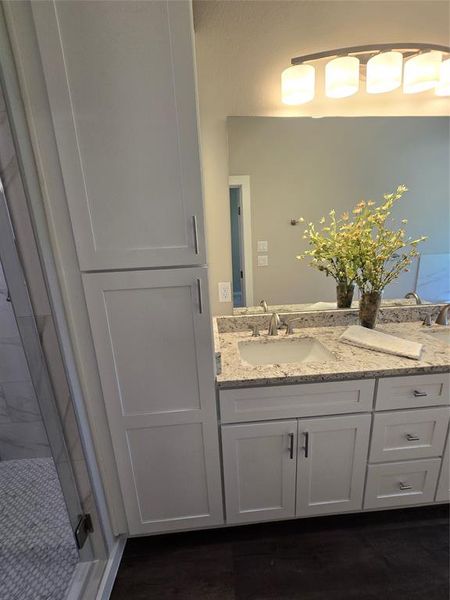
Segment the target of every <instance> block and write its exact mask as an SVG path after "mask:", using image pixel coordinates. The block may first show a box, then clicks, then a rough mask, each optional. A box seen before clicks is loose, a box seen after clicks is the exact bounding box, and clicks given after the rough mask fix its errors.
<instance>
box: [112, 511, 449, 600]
mask: <svg viewBox="0 0 450 600" xmlns="http://www.w3.org/2000/svg"><path fill="white" fill-rule="evenodd" d="M448 516H449V511H448V506H442V505H440V506H434V507H426V508H425V507H424V508H417V509H416V508H412V509H405V510H395V511H386V512H377V513H370V514H358V515H345V516H336V517H321V518H314V519H300V520H295V521H284V522H280V523H268V524H265V525H247V526H242V527H230V528H228V529H216V530H209V531H200V532H194V533H192V532H190V533H178V534H170V535H165V536H157V537H147V538H134V539H130V540H129V541H128V543H127V546H126V548H125V553H124V557H123V560H122V564H121V566H120V569H119V573H118V577H117V580H116V583H115V586H114V590H113V593H112V596H111V598H112V600H144V599H145V600H449V597H450V595H449V520H448Z"/></svg>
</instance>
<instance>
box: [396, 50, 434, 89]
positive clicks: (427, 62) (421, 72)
mask: <svg viewBox="0 0 450 600" xmlns="http://www.w3.org/2000/svg"><path fill="white" fill-rule="evenodd" d="M441 62H442V54H441V52H436V51H434V50H433V51H431V52H426V53H424V54H418V55H417V56H414V57H413V58H410V59H409V60H407V61H406V62H405V71H404V74H403V91H404V92H405V94H417V93H418V92H425V91H426V90H431V89H432V88H434V87H435V85H436V84H437V83H438V81H439V76H440V66H441Z"/></svg>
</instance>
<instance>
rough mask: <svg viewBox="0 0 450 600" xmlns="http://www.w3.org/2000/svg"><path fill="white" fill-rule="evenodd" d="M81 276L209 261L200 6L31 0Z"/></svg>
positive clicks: (177, 0) (166, 0)
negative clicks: (198, 66) (197, 32)
mask: <svg viewBox="0 0 450 600" xmlns="http://www.w3.org/2000/svg"><path fill="white" fill-rule="evenodd" d="M31 4H32V11H33V18H34V22H35V27H36V33H37V39H38V44H39V49H40V54H41V58H42V63H43V68H44V75H45V80H46V86H47V92H48V97H49V101H50V106H51V109H52V115H53V124H54V129H55V136H56V142H57V145H58V151H59V154H60V164H61V170H62V175H63V178H64V184H65V189H66V194H67V201H68V205H69V211H70V216H71V220H72V224H73V231H74V237H75V243H76V247H77V253H78V258H79V261H80V266H81V270H82V271H89V270H106V269H120V268H142V267H145V268H147V267H152V266H170V265H193V264H204V263H205V260H206V259H205V251H204V232H203V208H202V189H201V173H200V159H199V147H198V132H197V104H196V89H195V63H194V50H193V25H192V9H191V2H185V1H184V0H160V1H158V2H139V1H134V0H128V1H116V2H101V1H97V2H57V1H52V2H51V1H49V2H32V3H31Z"/></svg>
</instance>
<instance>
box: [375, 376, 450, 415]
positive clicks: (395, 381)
mask: <svg viewBox="0 0 450 600" xmlns="http://www.w3.org/2000/svg"><path fill="white" fill-rule="evenodd" d="M449 381H450V375H449V373H441V374H439V375H408V376H407V377H388V378H386V379H380V380H379V382H378V391H377V397H376V402H375V410H392V409H395V408H421V407H423V408H425V407H426V406H436V405H438V404H450V393H449Z"/></svg>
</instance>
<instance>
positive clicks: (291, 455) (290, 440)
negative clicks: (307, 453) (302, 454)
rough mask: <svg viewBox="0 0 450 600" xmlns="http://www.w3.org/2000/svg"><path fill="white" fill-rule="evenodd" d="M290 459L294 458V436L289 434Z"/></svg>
mask: <svg viewBox="0 0 450 600" xmlns="http://www.w3.org/2000/svg"><path fill="white" fill-rule="evenodd" d="M289 458H290V459H293V458H294V434H293V433H290V434H289Z"/></svg>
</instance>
